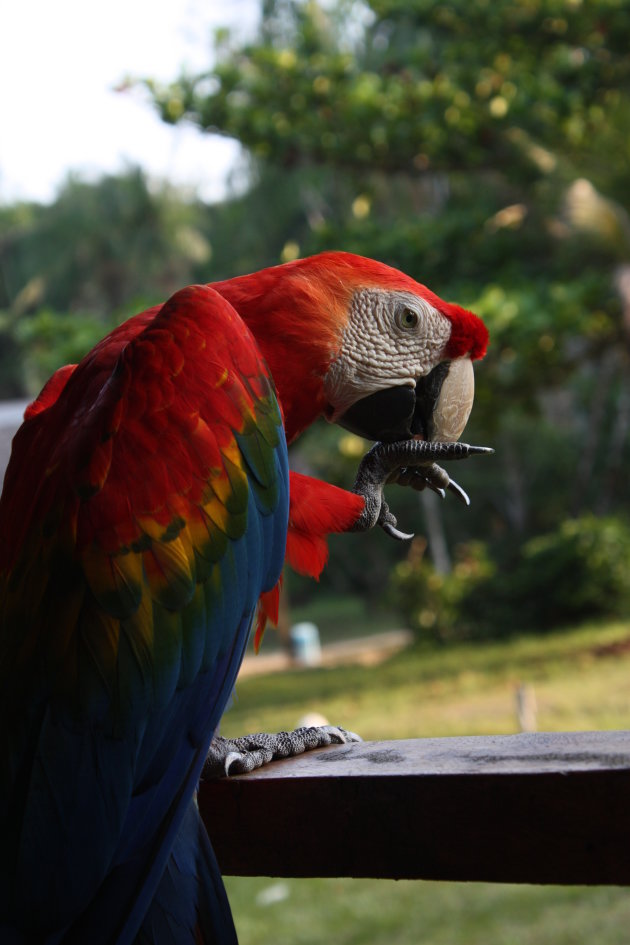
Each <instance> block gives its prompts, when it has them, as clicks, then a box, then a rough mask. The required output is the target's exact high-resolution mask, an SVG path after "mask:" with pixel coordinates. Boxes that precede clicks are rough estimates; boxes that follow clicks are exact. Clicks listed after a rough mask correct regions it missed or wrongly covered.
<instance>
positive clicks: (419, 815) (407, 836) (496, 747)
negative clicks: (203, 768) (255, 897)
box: [199, 732, 630, 885]
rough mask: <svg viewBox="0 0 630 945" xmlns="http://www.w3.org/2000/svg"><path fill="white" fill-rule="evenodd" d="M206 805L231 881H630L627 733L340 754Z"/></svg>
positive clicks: (218, 786)
mask: <svg viewBox="0 0 630 945" xmlns="http://www.w3.org/2000/svg"><path fill="white" fill-rule="evenodd" d="M199 805H200V808H201V812H202V815H203V817H204V820H205V823H206V826H207V828H208V832H209V834H210V838H211V840H212V844H213V846H214V849H215V852H216V854H217V858H218V861H219V864H220V866H221V869H222V872H223V873H225V874H226V875H238V876H254V875H260V876H284V877H289V876H302V877H305V876H370V877H381V878H391V879H402V878H407V879H441V880H483V881H490V882H510V883H558V884H612V885H630V732H578V733H568V734H567V733H558V734H544V733H537V734H522V735H510V736H495V737H485V736H483V737H477V736H475V737H467V738H429V739H417V740H408V741H390V742H363V743H360V744H352V745H342V746H331V747H330V748H324V749H321V750H318V751H315V752H312V753H310V754H306V755H303V756H300V757H297V758H292V759H289V760H287V761H280V762H276V763H274V764H272V765H269V766H268V767H266V768H262V769H260V770H258V771H255V772H252V773H251V774H248V775H243V776H239V777H235V778H223V779H221V780H218V781H213V782H208V783H205V784H202V785H201V789H200V792H199Z"/></svg>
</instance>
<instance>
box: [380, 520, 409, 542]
mask: <svg viewBox="0 0 630 945" xmlns="http://www.w3.org/2000/svg"><path fill="white" fill-rule="evenodd" d="M379 525H380V526H381V528H382V529H383V531H384V532H385V534H386V535H389V537H390V538H395V539H396V541H409V540H410V539H411V538H413V537H414V533H413V532H411V534H408V533H407V532H401V531H399V529H397V528H395V527H394V526H393V525H392V524H391V522H379Z"/></svg>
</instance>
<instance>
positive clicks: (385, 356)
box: [324, 289, 451, 421]
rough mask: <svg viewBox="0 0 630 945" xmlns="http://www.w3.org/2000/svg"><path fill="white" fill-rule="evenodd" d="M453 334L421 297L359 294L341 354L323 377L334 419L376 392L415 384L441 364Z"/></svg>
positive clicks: (365, 291) (381, 292)
mask: <svg viewBox="0 0 630 945" xmlns="http://www.w3.org/2000/svg"><path fill="white" fill-rule="evenodd" d="M450 335H451V323H450V322H449V320H448V318H446V316H445V315H442V314H441V312H438V310H437V309H435V308H433V306H432V305H430V304H429V303H428V302H427V301H425V300H424V299H421V298H419V297H418V296H417V295H413V294H412V293H410V292H394V291H392V292H387V291H384V290H380V289H361V290H360V291H358V292H355V294H354V295H353V297H352V301H351V305H350V316H349V319H348V324H347V326H346V328H345V330H344V333H343V340H342V347H341V352H340V354H339V355H338V357H337V358H336V359H335V361H333V363H332V364H331V366H330V368H329V370H328V373H327V374H326V377H325V378H324V392H325V395H326V399H327V401H328V403H329V404H330V405H331V407H332V415H331V416H330V417H329V419H330V420H333V421H334V420H335V419H336V418H337V417H339V416H340V415H341V414H343V413H344V412H345V411H346V410H347V409H348V408H349V407H350V406H351V405H352V404H354V403H355V402H356V401H357V400H359V399H360V398H362V397H366V396H367V395H368V394H372V393H374V392H375V391H378V390H386V389H387V388H390V387H400V386H405V385H408V386H410V387H415V382H416V378H418V377H423V376H424V375H425V374H428V373H429V371H431V370H432V369H433V368H434V367H435V365H436V364H438V363H439V362H440V360H441V359H442V355H443V352H444V348H445V346H446V344H447V342H448V340H449V338H450Z"/></svg>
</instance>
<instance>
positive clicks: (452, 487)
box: [446, 479, 470, 505]
mask: <svg viewBox="0 0 630 945" xmlns="http://www.w3.org/2000/svg"><path fill="white" fill-rule="evenodd" d="M446 488H447V489H448V491H449V492H452V493H453V495H454V496H455V497H456V498H458V499H459V500H460V502H463V503H464V505H470V499H469V497H468V493H467V492H465V491H464V490H463V489H462V487H461V486H460V485H459V483H457V482H455V480H454V479H451V480H450V482H449V484H448V486H447V487H446Z"/></svg>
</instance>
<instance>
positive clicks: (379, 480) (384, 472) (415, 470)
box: [353, 439, 494, 541]
mask: <svg viewBox="0 0 630 945" xmlns="http://www.w3.org/2000/svg"><path fill="white" fill-rule="evenodd" d="M493 452H494V450H493V449H491V448H490V447H487V446H471V445H469V444H468V443H459V442H456V443H439V442H434V441H431V440H416V439H409V440H400V441H398V442H395V443H376V444H375V445H374V446H373V447H372V449H371V450H370V451H369V452H368V453H366V455H365V456H364V457H363V459H362V460H361V463H360V465H359V469H358V472H357V477H356V479H355V482H354V486H353V491H354V492H355V493H357V495H360V496H362V497H363V499H364V501H365V507H364V510H363V513H362V515H361V517H360V518H359V520H358V521H357V522H356V524H355V526H354V529H353V530H354V531H366V530H367V529H369V528H373V527H374V525H379V526H380V527H381V528H382V529H383V531H385V532H386V533H387V534H388V535H390V537H392V538H395V539H397V540H399V541H402V540H405V539H408V538H413V535H412V534H407V533H406V532H402V531H400V530H399V529H398V527H397V522H396V518H395V516H394V515H393V514H392V513H391V512H390V510H389V508H388V506H387V503H386V502H385V500H384V498H383V488H384V486H385V485H387V484H390V483H398V485H402V486H411V488H412V489H415V490H416V491H421V490H422V489H426V488H429V489H431V490H432V491H433V492H436V493H437V494H438V495H439V496H441V497H442V498H444V497H445V495H446V491H447V490H448V491H449V492H452V493H453V494H454V495H455V496H456V497H457V498H458V499H459V500H460V501H461V502H463V503H464V505H470V499H469V498H468V495H467V494H466V492H465V491H464V490H463V489H462V487H461V486H460V485H458V483H457V482H455V480H453V479H451V478H450V476H449V475H448V473H447V472H446V470H444V469H442V467H441V466H438V465H437V463H436V462H435V460H436V459H440V460H441V461H445V460H455V459H466V458H468V457H469V456H474V455H483V454H489V453H493Z"/></svg>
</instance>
